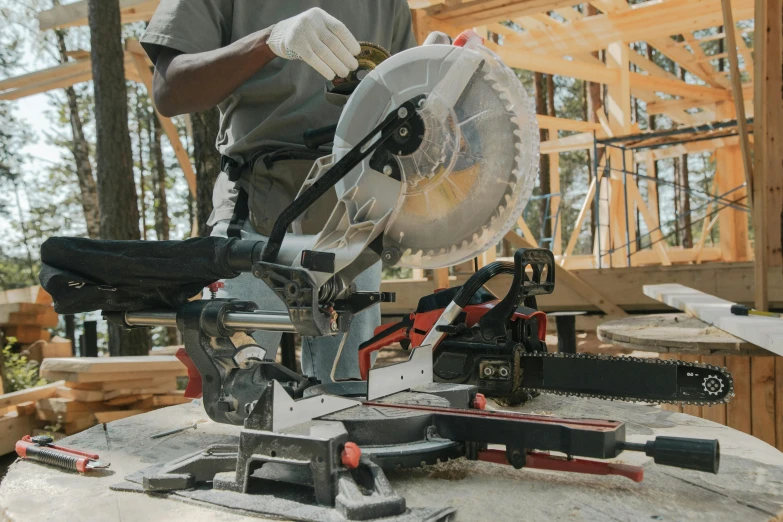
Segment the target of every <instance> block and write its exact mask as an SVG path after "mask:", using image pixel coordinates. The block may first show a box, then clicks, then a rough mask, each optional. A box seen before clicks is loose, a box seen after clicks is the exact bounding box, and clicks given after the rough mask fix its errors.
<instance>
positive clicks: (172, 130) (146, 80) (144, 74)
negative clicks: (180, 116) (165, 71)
mask: <svg viewBox="0 0 783 522" xmlns="http://www.w3.org/2000/svg"><path fill="white" fill-rule="evenodd" d="M132 42H135V43H132ZM126 45H127V47H128V49H129V50H130V49H135V48H136V45H138V42H137V41H135V40H131V41H129V42H128V43H127V44H126ZM129 52H130V54H131V56H132V57H133V60H134V63H135V65H136V71H137V72H138V73H139V76H140V77H141V80H142V83H143V84H144V85H145V86H146V87H147V92H148V93H149V96H150V98H152V71H151V70H150V66H149V62H148V59H147V55H146V54H144V55H142V54H137V53H136V52H132V51H129ZM153 106H154V103H153ZM155 114H156V115H157V116H158V120H159V121H160V125H161V127H162V128H163V132H164V133H165V134H166V136H167V137H168V139H169V141H170V142H171V147H172V148H173V149H174V155H175V156H176V157H177V161H178V162H179V165H180V168H182V172H183V173H184V174H185V179H186V180H187V182H188V188H190V193H191V195H192V196H193V197H196V171H195V170H194V169H193V164H192V163H191V162H190V155H189V154H188V151H187V150H185V147H184V146H183V145H182V140H181V139H180V137H179V131H178V130H177V126H176V125H174V122H172V121H171V119H170V118H167V117H165V116H163V115H162V114H160V113H159V112H158V110H157V108H156V109H155Z"/></svg>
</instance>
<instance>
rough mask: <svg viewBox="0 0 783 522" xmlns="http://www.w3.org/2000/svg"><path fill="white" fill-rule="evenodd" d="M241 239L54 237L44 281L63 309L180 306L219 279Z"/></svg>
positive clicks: (227, 272)
mask: <svg viewBox="0 0 783 522" xmlns="http://www.w3.org/2000/svg"><path fill="white" fill-rule="evenodd" d="M234 241H236V240H234V239H225V238H218V237H209V238H201V239H188V240H186V241H96V240H91V239H82V238H68V237H53V238H51V239H49V240H47V241H46V242H45V243H44V244H43V246H42V247H41V261H42V267H41V273H40V279H41V285H42V286H43V287H44V289H45V290H46V291H47V292H49V293H50V294H51V295H52V297H53V298H54V309H55V311H57V313H60V314H75V313H82V312H93V311H96V310H103V311H104V312H134V311H140V310H151V309H176V308H178V307H179V306H181V305H182V304H184V303H185V302H187V301H188V300H189V299H191V298H193V297H194V296H196V295H198V294H199V293H200V292H201V291H202V290H203V289H204V287H206V286H209V285H210V284H212V283H214V282H215V281H217V280H219V279H233V278H235V277H237V276H238V275H239V274H238V273H236V272H234V271H233V270H232V269H231V267H230V266H229V262H228V255H229V248H230V246H231V244H232V242H234Z"/></svg>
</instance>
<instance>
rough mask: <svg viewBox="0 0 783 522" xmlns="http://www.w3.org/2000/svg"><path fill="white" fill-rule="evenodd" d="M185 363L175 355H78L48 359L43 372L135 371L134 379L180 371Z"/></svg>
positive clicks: (42, 366)
mask: <svg viewBox="0 0 783 522" xmlns="http://www.w3.org/2000/svg"><path fill="white" fill-rule="evenodd" d="M183 368H184V365H183V364H182V363H181V362H180V360H179V359H177V358H176V357H175V356H173V355H142V356H137V357H78V358H61V359H47V360H46V361H44V362H43V363H42V364H41V372H78V373H125V372H127V373H133V374H136V375H134V376H132V378H134V379H138V378H140V377H141V376H146V374H147V372H178V371H180V370H182V369H183Z"/></svg>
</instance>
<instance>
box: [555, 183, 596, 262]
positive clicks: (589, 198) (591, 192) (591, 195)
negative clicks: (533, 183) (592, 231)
mask: <svg viewBox="0 0 783 522" xmlns="http://www.w3.org/2000/svg"><path fill="white" fill-rule="evenodd" d="M594 199H595V179H593V180H592V181H591V182H590V188H588V189H587V195H586V196H585V201H584V203H582V208H581V209H580V210H579V215H578V216H577V218H576V224H575V225H574V231H573V232H572V233H571V239H569V240H568V246H566V250H565V253H564V254H563V260H562V262H561V263H560V266H563V267H565V266H566V260H567V258H568V257H570V256H571V254H573V253H574V249H575V248H576V243H577V241H578V240H579V236H580V234H581V233H582V225H584V222H585V219H586V218H587V213H588V212H589V211H590V209H591V208H592V207H593V200H594Z"/></svg>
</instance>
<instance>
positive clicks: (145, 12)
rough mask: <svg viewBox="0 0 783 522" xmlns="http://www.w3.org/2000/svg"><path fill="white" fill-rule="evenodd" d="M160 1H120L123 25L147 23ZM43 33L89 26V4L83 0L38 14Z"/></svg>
mask: <svg viewBox="0 0 783 522" xmlns="http://www.w3.org/2000/svg"><path fill="white" fill-rule="evenodd" d="M159 3H160V0H120V16H121V18H122V23H126V24H127V23H131V22H140V21H142V22H146V21H148V20H150V19H151V18H152V15H153V14H154V13H155V9H157V8H158V4H159ZM38 22H39V24H40V29H41V31H45V30H47V29H63V28H66V27H76V26H81V25H87V2H86V1H85V0H81V1H79V2H73V3H70V4H65V5H60V6H57V7H55V8H54V9H49V10H48V11H43V12H41V13H39V14H38Z"/></svg>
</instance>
